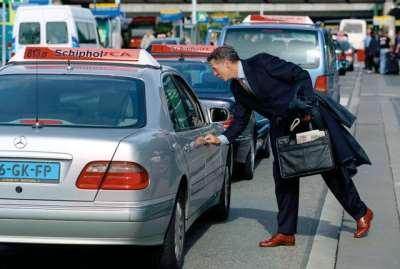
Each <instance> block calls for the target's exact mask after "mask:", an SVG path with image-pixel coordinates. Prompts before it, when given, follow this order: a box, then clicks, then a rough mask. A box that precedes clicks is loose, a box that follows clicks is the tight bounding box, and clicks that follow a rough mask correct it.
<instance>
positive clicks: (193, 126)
mask: <svg viewBox="0 0 400 269" xmlns="http://www.w3.org/2000/svg"><path fill="white" fill-rule="evenodd" d="M180 80H181V78H180V77H179V76H178V75H176V74H172V73H169V74H165V75H164V76H163V79H162V83H163V89H164V93H165V96H166V100H167V104H168V109H169V113H170V117H171V121H172V124H173V127H174V130H175V135H176V141H177V144H178V146H177V147H176V148H177V149H180V150H181V151H182V152H179V150H177V154H183V155H184V159H185V160H186V163H187V167H188V173H189V174H188V181H189V184H190V197H189V199H190V200H189V208H188V214H189V217H190V216H192V215H193V214H194V213H196V212H197V211H198V210H200V208H201V206H202V205H203V204H204V203H205V202H206V201H207V200H208V198H209V196H210V193H211V192H212V190H211V188H212V187H211V186H209V184H208V183H207V178H206V174H207V172H206V159H207V157H208V154H209V153H208V149H207V147H208V146H205V145H201V144H199V143H197V142H196V139H197V138H198V137H201V136H204V135H206V133H207V131H209V129H208V128H209V126H207V123H206V120H205V118H204V115H203V114H202V112H201V110H199V109H200V108H198V107H196V103H194V102H193V98H192V97H191V96H190V94H189V93H188V92H186V90H185V89H183V87H182V85H181V84H180Z"/></svg>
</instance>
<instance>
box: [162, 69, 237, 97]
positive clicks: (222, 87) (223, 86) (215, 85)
mask: <svg viewBox="0 0 400 269" xmlns="http://www.w3.org/2000/svg"><path fill="white" fill-rule="evenodd" d="M159 62H160V63H162V64H165V65H168V66H171V67H173V68H175V69H177V70H178V71H180V72H181V73H182V75H183V77H184V78H185V79H186V81H187V82H188V83H189V84H190V85H191V86H192V88H193V89H194V90H195V92H197V93H203V92H215V93H230V90H229V83H228V82H225V81H223V80H222V79H219V78H217V77H216V76H214V74H213V71H212V69H211V68H210V66H209V65H208V63H205V62H183V61H159Z"/></svg>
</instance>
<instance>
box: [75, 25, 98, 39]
mask: <svg viewBox="0 0 400 269" xmlns="http://www.w3.org/2000/svg"><path fill="white" fill-rule="evenodd" d="M76 28H77V31H78V39H79V43H90V44H96V28H95V26H94V24H93V23H90V22H81V21H78V22H76Z"/></svg>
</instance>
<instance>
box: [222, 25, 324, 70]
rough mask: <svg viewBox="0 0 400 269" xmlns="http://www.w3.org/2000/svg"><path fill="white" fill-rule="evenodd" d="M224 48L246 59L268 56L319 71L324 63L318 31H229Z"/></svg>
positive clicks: (259, 29)
mask: <svg viewBox="0 0 400 269" xmlns="http://www.w3.org/2000/svg"><path fill="white" fill-rule="evenodd" d="M224 44H227V45H231V46H233V47H234V48H235V49H236V50H237V52H238V53H239V56H240V57H241V58H243V59H246V58H249V57H251V56H253V55H255V54H257V53H260V52H266V53H269V54H271V55H274V56H277V57H279V58H282V59H284V60H286V61H289V62H293V63H295V64H298V65H300V66H301V67H303V68H307V69H312V68H317V67H318V66H319V62H320V59H321V48H320V47H319V45H318V35H317V32H315V31H306V30H293V29H265V28H258V29H254V28H253V29H249V28H242V29H228V30H227V32H226V36H225V41H224Z"/></svg>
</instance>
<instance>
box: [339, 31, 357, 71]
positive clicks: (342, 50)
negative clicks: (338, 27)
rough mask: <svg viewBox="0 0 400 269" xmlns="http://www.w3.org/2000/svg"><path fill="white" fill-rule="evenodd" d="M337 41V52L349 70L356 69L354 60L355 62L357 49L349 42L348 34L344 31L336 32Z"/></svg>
mask: <svg viewBox="0 0 400 269" xmlns="http://www.w3.org/2000/svg"><path fill="white" fill-rule="evenodd" d="M334 43H335V53H336V55H337V57H338V59H339V61H342V62H343V63H344V64H345V66H346V70H347V71H353V70H354V62H355V49H354V48H353V46H352V45H351V44H350V42H349V38H348V35H347V34H346V33H343V32H339V33H337V34H336V38H334Z"/></svg>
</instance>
